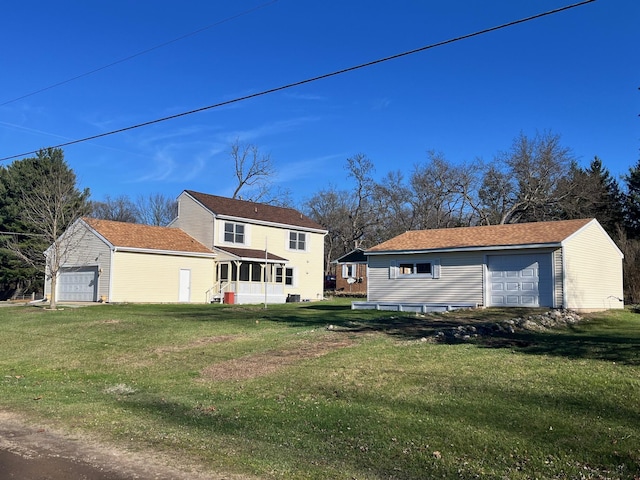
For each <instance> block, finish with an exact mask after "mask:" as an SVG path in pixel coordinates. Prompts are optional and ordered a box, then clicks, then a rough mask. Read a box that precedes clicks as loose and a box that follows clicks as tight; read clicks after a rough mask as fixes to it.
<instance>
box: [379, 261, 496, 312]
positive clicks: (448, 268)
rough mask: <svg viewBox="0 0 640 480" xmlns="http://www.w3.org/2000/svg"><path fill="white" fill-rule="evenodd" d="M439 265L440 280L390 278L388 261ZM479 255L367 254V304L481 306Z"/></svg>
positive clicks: (481, 288) (481, 276)
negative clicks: (438, 263) (454, 304)
mask: <svg viewBox="0 0 640 480" xmlns="http://www.w3.org/2000/svg"><path fill="white" fill-rule="evenodd" d="M438 260H439V262H440V278H390V275H389V267H390V265H391V263H392V262H396V263H401V262H405V261H412V262H414V261H415V262H420V261H424V262H435V261H438ZM483 268H484V267H483V254H482V253H477V252H474V253H466V252H465V253H442V254H436V255H410V256H409V255H370V256H369V270H368V272H369V277H368V280H369V291H368V298H367V300H368V301H370V302H410V303H475V304H478V305H482V304H483V276H484V275H483Z"/></svg>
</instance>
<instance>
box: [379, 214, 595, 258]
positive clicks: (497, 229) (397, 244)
mask: <svg viewBox="0 0 640 480" xmlns="http://www.w3.org/2000/svg"><path fill="white" fill-rule="evenodd" d="M591 220H593V219H591V218H587V219H581V220H561V221H557V222H535V223H516V224H509V225H490V226H483V227H460V228H441V229H434V230H412V231H408V232H405V233H403V234H401V235H398V236H397V237H394V238H392V239H390V240H387V241H386V242H383V243H380V244H379V245H376V246H375V247H372V248H370V249H369V250H367V252H385V251H406V250H439V249H457V248H461V249H463V248H481V247H497V246H505V247H506V246H517V245H533V244H547V243H549V244H557V243H560V242H562V241H563V240H564V239H566V238H567V237H569V236H570V235H571V234H573V233H575V232H576V231H578V230H579V229H580V228H582V227H584V226H585V225H586V224H587V223H589V222H590V221H591Z"/></svg>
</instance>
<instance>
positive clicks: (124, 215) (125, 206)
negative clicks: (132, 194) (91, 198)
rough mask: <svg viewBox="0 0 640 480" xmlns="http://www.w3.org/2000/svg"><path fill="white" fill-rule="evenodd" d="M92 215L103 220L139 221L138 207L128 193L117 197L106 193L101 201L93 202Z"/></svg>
mask: <svg viewBox="0 0 640 480" xmlns="http://www.w3.org/2000/svg"><path fill="white" fill-rule="evenodd" d="M91 216H93V217H95V218H99V219H101V220H114V221H116V222H127V223H137V222H138V207H137V205H135V204H134V203H133V202H132V201H131V199H130V198H129V197H128V196H127V195H118V196H117V197H115V198H112V197H111V196H110V195H106V196H105V197H104V200H102V201H101V202H91Z"/></svg>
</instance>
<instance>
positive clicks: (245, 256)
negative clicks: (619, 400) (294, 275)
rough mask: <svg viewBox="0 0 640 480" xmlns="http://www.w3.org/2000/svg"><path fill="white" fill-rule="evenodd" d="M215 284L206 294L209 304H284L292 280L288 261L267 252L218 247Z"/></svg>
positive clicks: (216, 249)
mask: <svg viewBox="0 0 640 480" xmlns="http://www.w3.org/2000/svg"><path fill="white" fill-rule="evenodd" d="M214 250H215V251H216V253H217V254H218V256H217V257H216V269H215V279H214V280H215V281H214V284H213V286H212V287H211V289H210V290H209V291H208V292H207V301H208V302H209V303H216V302H219V303H222V302H224V301H225V298H226V301H228V302H229V303H231V301H230V299H231V298H233V303H240V304H248V303H265V304H266V303H285V302H286V301H287V296H286V295H285V293H284V287H285V285H286V284H287V282H288V281H289V277H288V275H287V272H288V270H289V269H287V267H286V265H287V263H288V262H289V261H288V260H287V259H285V258H282V257H279V256H278V255H275V254H273V253H269V252H268V251H266V250H254V249H249V248H231V247H215V248H214Z"/></svg>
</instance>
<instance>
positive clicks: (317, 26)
mask: <svg viewBox="0 0 640 480" xmlns="http://www.w3.org/2000/svg"><path fill="white" fill-rule="evenodd" d="M570 3H572V2H571V0H569V1H566V0H535V1H533V0H530V1H521V0H519V1H514V0H495V1H494V0H448V1H442V0H439V1H431V0H394V1H390V0H388V1H380V0H367V1H365V0H353V1H349V0H347V1H335V0H325V1H322V2H319V1H313V2H312V1H306V0H276V1H270V0H236V1H234V2H221V1H203V0H199V1H195V0H182V1H180V2H176V1H168V0H154V1H151V0H141V1H136V2H131V1H124V0H109V1H106V0H95V1H91V2H86V1H79V0H75V1H70V0H60V1H57V2H50V1H45V0H23V1H21V2H9V3H8V4H7V5H4V6H3V9H2V10H3V11H2V17H3V21H2V24H3V28H2V29H0V44H1V45H3V47H2V51H1V53H0V68H1V71H2V75H0V104H4V105H2V106H0V157H7V156H12V155H17V154H21V153H23V152H30V151H32V150H37V149H39V148H43V147H47V146H52V145H57V144H60V143H64V142H67V141H71V140H76V139H80V138H84V137H89V136H92V135H97V134H100V133H103V132H107V131H111V130H116V129H119V128H124V127H128V126H131V125H135V124H138V123H142V122H146V121H150V120H154V119H156V118H161V117H164V116H168V115H173V114H177V113H181V112H184V111H189V110H192V109H196V108H199V107H203V106H207V105H212V104H217V103H219V102H224V101H227V100H231V99H234V98H237V97H241V96H245V95H251V94H253V93H257V92H260V91H263V90H267V89H270V88H275V87H279V86H281V85H285V84H289V83H292V82H296V81H300V80H304V79H307V78H311V77H315V76H317V75H322V74H325V73H329V72H333V71H336V70H339V69H342V68H348V67H351V66H354V65H358V64H361V63H365V62H368V61H372V60H376V59H379V58H383V57H386V56H389V55H393V54H397V53H400V52H404V51H407V50H412V49H415V48H419V47H422V46H425V45H429V44H432V43H436V42H440V41H443V40H447V39H450V38H454V37H457V36H460V35H465V34H468V33H472V32H474V31H477V30H481V29H485V28H489V27H492V26H496V25H500V24H503V23H506V22H510V21H512V20H517V19H520V18H523V17H527V16H530V15H535V14H537V13H542V12H544V11H547V10H551V9H555V8H559V7H562V6H565V5H569V4H570ZM257 7H259V8H257ZM639 21H640V2H638V1H637V0H597V1H595V2H594V3H590V4H587V5H584V6H581V7H577V8H574V9H571V10H568V11H564V12H561V13H558V14H555V15H552V16H548V17H545V18H542V19H538V20H534V21H531V22H528V23H526V24H521V25H516V26H514V27H510V28H508V29H504V30H500V31H496V32H492V33H488V34H485V35H482V36H479V37H475V38H471V39H467V40H463V41H461V42H456V43H453V44H449V45H445V46H443V47H439V48H434V49H431V50H427V51H424V52H421V53H417V54H414V55H410V56H407V57H403V58H400V59H396V60H392V61H389V62H385V63H382V64H378V65H374V66H372V67H368V68H364V69H360V70H357V71H353V72H349V73H346V74H343V75H339V76H335V77H332V78H328V79H325V80H321V81H317V82H313V83H309V84H306V85H303V86H300V87H296V88H292V89H288V90H285V91H281V92H277V93H274V94H270V95H266V96H262V97H259V98H254V99H250V100H247V101H243V102H238V103H235V104H232V105H229V106H225V107H221V108H215V109H211V110H207V111H205V112H202V113H197V114H193V115H188V116H185V117H182V118H178V119H175V120H171V121H167V122H163V123H159V124H156V125H152V126H148V127H144V128H140V129H136V130H131V131H128V132H124V133H120V134H117V135H112V136H108V137H103V138H100V139H96V140H92V141H89V142H85V143H80V144H76V145H72V146H68V147H65V148H64V151H65V158H66V160H67V162H68V163H69V165H70V166H71V168H73V169H74V171H75V172H76V173H77V175H78V179H79V184H80V186H81V187H88V188H90V190H91V193H92V198H93V199H94V200H100V199H102V198H104V196H105V195H107V194H109V195H111V196H112V197H113V196H117V195H121V194H126V195H129V196H130V197H132V198H136V197H137V196H138V195H146V194H150V193H163V194H166V195H169V196H171V197H175V196H177V195H178V194H179V193H180V192H181V191H182V190H184V189H193V190H197V191H202V192H207V193H212V194H217V195H231V193H232V192H233V189H234V187H235V183H234V177H233V164H232V162H231V161H230V157H229V155H228V151H229V146H230V144H231V143H232V142H233V141H235V140H236V139H238V140H239V141H240V142H241V143H251V144H254V145H256V146H257V147H258V148H259V149H260V151H261V152H264V153H268V154H270V155H271V158H272V159H273V161H274V164H275V167H276V169H277V172H278V173H277V176H276V177H275V181H276V185H277V186H279V187H281V188H284V189H289V190H290V191H291V192H292V194H293V198H294V200H295V201H296V202H298V203H300V202H303V201H304V200H306V199H308V198H309V197H311V196H312V195H313V194H315V193H317V192H319V191H320V190H322V189H324V188H327V187H329V186H333V187H336V188H340V189H342V188H347V186H348V180H346V179H345V170H344V165H345V160H346V159H347V158H348V157H351V156H353V155H355V154H358V153H362V154H365V155H367V157H368V158H369V159H370V160H371V161H372V162H373V163H374V165H375V168H376V177H377V178H381V177H383V176H384V175H386V173H387V172H389V171H392V170H393V171H395V170H401V171H403V172H405V173H406V174H409V173H410V172H411V170H412V169H413V168H414V166H415V165H416V164H420V163H423V162H424V161H426V158H427V156H426V152H427V151H428V150H436V151H439V152H442V153H443V154H444V155H445V157H446V158H448V159H449V160H451V161H453V162H462V161H468V160H473V159H476V158H482V159H484V160H491V159H492V158H493V157H494V156H495V155H496V154H497V153H498V152H500V151H503V150H507V149H508V148H509V146H510V145H511V143H512V141H513V139H514V137H516V136H517V135H519V134H520V132H522V133H524V134H525V135H531V136H533V135H535V133H536V131H551V132H552V133H555V134H559V135H561V138H562V144H563V145H564V146H567V147H569V148H571V149H572V151H573V154H574V155H575V157H576V158H577V160H578V161H579V162H580V163H581V164H582V165H584V166H586V165H588V164H589V162H590V161H591V160H592V159H593V157H594V156H595V155H597V156H599V157H600V158H601V159H602V161H603V163H604V165H605V166H606V167H607V168H608V169H609V170H610V171H611V173H612V174H613V175H614V176H616V177H619V176H620V175H623V174H625V173H627V172H628V170H629V168H630V167H631V166H632V165H635V163H636V162H637V160H638V158H639V148H640V133H639V132H640V129H639V128H638V127H639V126H640V118H639V117H638V114H639V113H640V91H639V90H638V87H640V75H639V74H640V29H639V28H638V27H637V25H638V22H639ZM208 26H211V27H210V28H206V29H204V30H202V31H200V32H198V33H194V34H193V35H189V36H187V37H185V38H183V39H181V40H178V41H175V42H172V43H169V44H168V45H165V46H163V47H160V48H155V49H153V50H151V51H149V52H148V53H145V54H142V55H139V56H136V57H135V58H133V59H131V60H128V61H124V62H120V63H117V64H115V65H113V66H111V67H109V68H104V69H102V70H99V71H98V72H96V73H93V74H91V75H86V76H83V77H82V78H79V79H77V80H74V81H71V82H68V83H64V84H63V85H60V86H58V87H55V88H50V89H47V90H45V91H43V92H40V93H37V94H34V95H29V94H30V93H32V92H34V91H37V90H40V89H43V88H46V87H49V86H51V85H53V84H55V83H58V82H64V81H66V80H68V79H70V78H72V77H75V76H78V75H82V74H85V73H87V72H89V71H92V70H95V69H100V68H101V67H104V66H105V65H108V64H111V63H113V62H117V61H119V60H121V59H123V58H126V57H129V56H131V55H135V54H137V53H140V52H142V51H145V50H148V49H152V48H154V47H156V46H158V45H161V44H163V43H166V42H169V41H171V40H174V39H177V38H179V37H181V36H183V35H186V34H188V33H191V32H195V31H196V30H199V29H203V28H204V27H208ZM24 95H29V96H27V97H25V98H22V99H20V100H15V99H17V98H18V97H21V96H24ZM14 100H15V101H14ZM4 164H5V165H6V164H8V162H7V161H5V162H4Z"/></svg>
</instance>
